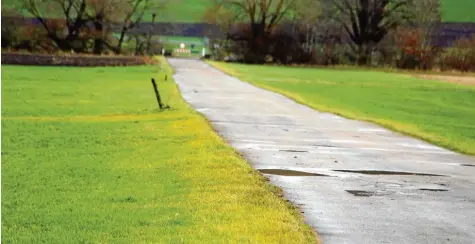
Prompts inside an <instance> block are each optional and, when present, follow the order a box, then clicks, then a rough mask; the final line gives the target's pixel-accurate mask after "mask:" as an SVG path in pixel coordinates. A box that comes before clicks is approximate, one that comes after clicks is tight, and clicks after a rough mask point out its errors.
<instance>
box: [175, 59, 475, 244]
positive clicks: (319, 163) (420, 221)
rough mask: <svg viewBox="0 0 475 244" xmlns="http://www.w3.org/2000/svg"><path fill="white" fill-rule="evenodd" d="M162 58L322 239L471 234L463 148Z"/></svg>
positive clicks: (472, 186)
mask: <svg viewBox="0 0 475 244" xmlns="http://www.w3.org/2000/svg"><path fill="white" fill-rule="evenodd" d="M169 61H170V64H171V65H172V66H173V67H174V68H175V69H176V75H175V80H176V82H177V83H178V85H179V87H180V90H181V92H182V94H183V97H184V98H185V100H186V101H187V102H188V103H190V104H191V105H192V106H193V107H194V108H195V109H197V110H198V111H199V112H201V113H202V114H204V115H205V116H206V117H207V118H208V119H209V120H210V121H211V122H212V125H213V127H214V128H215V129H216V130H217V131H218V132H219V133H220V134H221V135H222V136H223V137H224V138H225V139H226V140H227V141H228V142H229V143H230V144H231V145H232V146H233V147H234V148H236V149H237V150H238V151H240V152H241V153H243V155H244V156H245V157H246V158H247V159H248V160H249V161H250V163H251V164H252V166H253V167H254V168H256V169H259V170H262V169H267V171H266V170H264V171H263V172H264V173H266V176H268V177H269V178H270V180H271V182H272V183H273V184H275V185H277V186H279V187H281V188H282V189H283V190H284V192H285V196H286V197H287V198H288V199H289V200H291V201H292V202H293V203H294V204H295V205H297V206H299V207H300V208H301V209H302V211H303V212H304V216H305V218H306V220H307V221H308V223H309V224H310V225H312V226H313V227H314V228H315V229H316V230H317V232H318V233H319V235H320V238H321V240H322V241H323V243H338V244H339V243H358V244H361V243H475V167H474V166H475V159H474V158H473V157H467V156H462V155H459V154H456V153H453V152H451V151H448V150H444V149H441V148H438V147H435V146H432V145H430V144H427V143H425V142H422V141H420V140H416V139H413V138H410V137H407V136H402V135H400V134H397V133H393V132H391V131H388V130H386V129H384V128H381V127H379V126H376V125H372V124H369V123H365V122H359V121H354V120H349V119H345V118H341V117H338V116H335V115H332V114H328V113H320V112H317V111H314V110H312V109H310V108H307V107H305V106H302V105H299V104H297V103H295V102H293V101H291V100H289V99H287V98H285V97H283V96H281V95H278V94H275V93H272V92H269V91H265V90H262V89H259V88H256V87H254V86H252V85H249V84H247V83H244V82H241V81H239V80H237V79H235V78H233V77H230V76H227V75H225V74H223V73H221V72H219V71H217V70H215V69H213V68H211V67H210V66H208V65H207V64H205V63H203V62H200V61H197V60H183V59H170V60H169ZM448 126H450V125H448ZM282 169H285V170H287V171H284V170H282ZM288 170H293V171H288ZM337 170H340V171H337ZM361 170H372V171H363V172H361ZM377 171H382V172H377ZM305 173H306V174H307V176H293V175H302V174H305ZM308 173H315V174H310V176H308ZM406 173H411V174H412V173H418V174H419V175H404V174H406ZM429 174H433V175H440V176H431V175H429Z"/></svg>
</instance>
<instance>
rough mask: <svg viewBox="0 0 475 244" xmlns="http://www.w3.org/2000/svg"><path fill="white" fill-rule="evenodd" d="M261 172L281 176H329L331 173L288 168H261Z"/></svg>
mask: <svg viewBox="0 0 475 244" xmlns="http://www.w3.org/2000/svg"><path fill="white" fill-rule="evenodd" d="M259 172H261V173H263V174H270V175H281V176H329V175H324V174H317V173H309V172H303V171H296V170H288V169H259Z"/></svg>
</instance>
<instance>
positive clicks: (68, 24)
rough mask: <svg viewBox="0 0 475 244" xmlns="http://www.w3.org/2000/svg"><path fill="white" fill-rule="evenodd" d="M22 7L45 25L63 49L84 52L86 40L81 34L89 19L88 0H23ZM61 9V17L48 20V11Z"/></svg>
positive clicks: (47, 31) (55, 41)
mask: <svg viewBox="0 0 475 244" xmlns="http://www.w3.org/2000/svg"><path fill="white" fill-rule="evenodd" d="M21 1H22V4H21V6H22V8H23V9H25V10H26V11H28V13H30V14H31V15H33V17H34V18H35V19H36V20H37V21H38V22H39V23H40V24H41V25H42V26H43V27H44V29H45V30H46V33H47V36H48V38H50V39H51V40H52V41H53V42H54V43H55V44H56V45H57V47H58V48H59V49H61V50H63V51H70V50H74V51H76V52H84V51H85V49H86V42H85V40H83V39H81V34H82V32H83V31H84V29H85V28H86V23H87V21H88V19H87V15H86V0H50V1H49V2H46V1H41V0H21ZM51 9H60V10H61V11H60V13H61V14H62V15H63V16H62V18H60V19H50V20H48V19H47V18H46V17H45V16H47V14H46V11H51Z"/></svg>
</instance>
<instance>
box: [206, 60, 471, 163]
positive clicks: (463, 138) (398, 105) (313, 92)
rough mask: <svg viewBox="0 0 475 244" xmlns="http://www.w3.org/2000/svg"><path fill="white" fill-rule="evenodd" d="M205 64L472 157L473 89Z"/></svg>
mask: <svg viewBox="0 0 475 244" xmlns="http://www.w3.org/2000/svg"><path fill="white" fill-rule="evenodd" d="M211 63H212V64H213V65H215V66H216V67H218V68H219V69H221V70H223V71H225V72H227V73H229V74H231V75H234V76H236V77H238V78H241V79H242V80H245V81H248V82H250V83H251V84H254V85H256V86H260V87H263V88H266V89H269V90H272V91H275V92H278V93H282V94H284V95H286V96H288V97H290V98H292V99H294V100H296V101H298V102H300V103H302V104H306V105H309V106H310V107H313V108H315V109H318V110H320V111H327V112H331V113H335V114H340V115H343V116H345V117H348V118H353V119H358V120H364V121H370V122H375V123H378V124H381V125H383V126H385V127H387V128H390V129H393V130H395V131H399V132H403V133H406V134H409V135H413V136H416V137H419V138H422V139H425V140H427V141H429V142H432V143H435V144H438V145H441V146H444V147H446V148H449V149H453V150H456V151H459V152H463V153H467V154H472V155H475V123H474V121H475V107H474V106H473V105H474V104H475V86H467V85H457V84H452V83H445V82H439V81H431V80H424V79H420V78H415V77H413V76H411V75H409V74H399V73H387V72H378V71H370V70H362V69H359V70H358V69H353V70H351V69H347V70H345V69H314V68H294V67H278V66H257V65H241V64H227V63H217V62H211Z"/></svg>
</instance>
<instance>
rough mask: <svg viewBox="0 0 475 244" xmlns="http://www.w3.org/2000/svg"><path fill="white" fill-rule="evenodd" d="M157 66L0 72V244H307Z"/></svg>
mask: <svg viewBox="0 0 475 244" xmlns="http://www.w3.org/2000/svg"><path fill="white" fill-rule="evenodd" d="M164 67H165V69H166V70H165V72H164V73H160V74H157V67H156V66H142V67H115V68H111V67H108V68H73V67H22V66H5V65H4V66H2V98H3V100H2V156H1V157H2V241H3V242H5V243H77V242H88V243H104V242H111V243H183V242H187V243H216V242H227V243H228V242H229V243H234V242H253V243H256V242H260V243H311V242H315V241H316V237H315V235H314V233H313V231H312V230H311V228H310V227H309V226H307V225H305V224H304V223H303V220H302V218H301V216H300V214H299V213H298V212H297V211H295V210H293V209H292V208H291V206H290V205H289V204H287V203H285V201H284V200H283V199H282V198H280V197H278V194H280V192H279V190H278V189H277V188H275V187H272V186H270V184H268V183H267V182H266V181H265V180H264V178H263V177H261V176H260V175H259V174H258V173H256V172H255V171H254V170H253V169H252V168H251V167H250V166H249V165H248V164H247V163H246V162H245V161H244V160H243V159H241V157H240V156H239V155H237V153H235V151H234V150H233V149H232V148H231V147H229V146H228V145H226V144H225V142H224V141H223V140H222V139H221V138H220V137H218V136H217V135H216V134H215V133H214V131H213V130H212V128H211V127H210V126H209V124H208V122H207V121H206V120H205V119H204V118H203V117H202V116H200V115H199V114H198V113H197V112H195V111H194V110H192V109H191V108H190V107H189V106H188V105H187V104H186V103H185V102H184V101H183V100H182V98H181V97H180V94H179V92H178V89H177V87H176V85H175V83H173V82H172V81H170V79H169V81H164V75H165V73H166V74H168V76H169V77H171V70H170V68H169V67H168V66H167V65H164ZM151 77H156V78H157V81H158V86H159V89H160V92H161V93H162V96H163V98H164V99H163V100H164V101H165V102H167V103H168V104H170V105H171V106H172V108H173V109H172V110H167V111H162V112H159V111H157V109H156V108H157V104H156V100H155V98H154V94H153V90H152V85H151V83H150V78H151Z"/></svg>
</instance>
